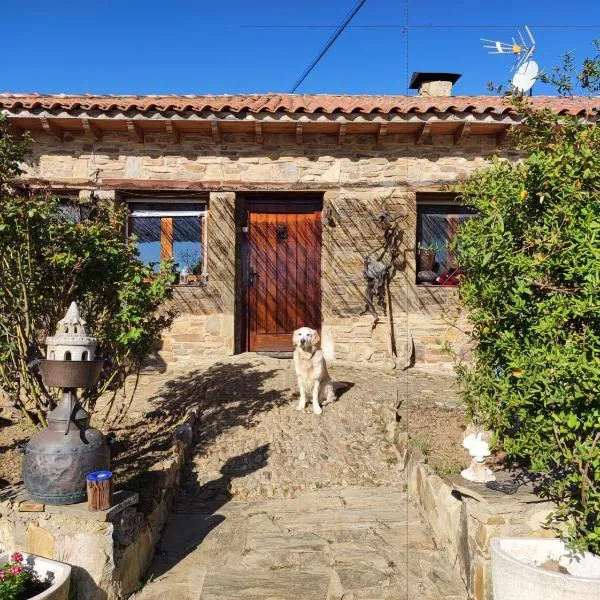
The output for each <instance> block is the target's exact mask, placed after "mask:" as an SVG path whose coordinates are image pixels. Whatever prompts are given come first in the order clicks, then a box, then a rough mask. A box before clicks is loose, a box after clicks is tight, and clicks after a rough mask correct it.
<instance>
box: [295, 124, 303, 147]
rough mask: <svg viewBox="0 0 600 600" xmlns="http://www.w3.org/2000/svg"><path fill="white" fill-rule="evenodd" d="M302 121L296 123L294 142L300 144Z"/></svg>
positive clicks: (301, 139)
mask: <svg viewBox="0 0 600 600" xmlns="http://www.w3.org/2000/svg"><path fill="white" fill-rule="evenodd" d="M302 126H303V125H302V123H296V144H301V143H302V141H303V138H302Z"/></svg>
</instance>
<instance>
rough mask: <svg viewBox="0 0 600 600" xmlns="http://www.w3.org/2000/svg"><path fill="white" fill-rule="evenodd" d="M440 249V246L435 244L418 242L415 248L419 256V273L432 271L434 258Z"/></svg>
mask: <svg viewBox="0 0 600 600" xmlns="http://www.w3.org/2000/svg"><path fill="white" fill-rule="evenodd" d="M440 249H441V246H440V244H438V243H437V242H429V243H424V242H419V244H418V246H417V250H418V256H419V271H433V263H434V262H435V256H436V254H437V253H438V252H439V251H440Z"/></svg>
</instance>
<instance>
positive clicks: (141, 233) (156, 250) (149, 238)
mask: <svg viewBox="0 0 600 600" xmlns="http://www.w3.org/2000/svg"><path fill="white" fill-rule="evenodd" d="M130 223H131V229H130V231H131V233H132V234H135V236H136V237H137V248H138V252H139V254H140V259H141V261H142V262H143V263H145V264H152V263H155V269H156V270H158V266H159V265H160V217H132V218H131V220H130Z"/></svg>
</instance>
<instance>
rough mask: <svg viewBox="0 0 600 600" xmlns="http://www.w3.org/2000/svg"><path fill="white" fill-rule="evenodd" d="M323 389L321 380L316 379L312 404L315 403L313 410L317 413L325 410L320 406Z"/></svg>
mask: <svg viewBox="0 0 600 600" xmlns="http://www.w3.org/2000/svg"><path fill="white" fill-rule="evenodd" d="M320 390H321V382H320V381H315V386H314V387H313V394H312V404H313V412H314V413H315V415H320V414H321V413H322V412H323V409H322V408H321V407H320V406H319V391H320Z"/></svg>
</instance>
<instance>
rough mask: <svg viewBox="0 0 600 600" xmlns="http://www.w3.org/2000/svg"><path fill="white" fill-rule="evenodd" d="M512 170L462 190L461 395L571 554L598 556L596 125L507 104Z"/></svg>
mask: <svg viewBox="0 0 600 600" xmlns="http://www.w3.org/2000/svg"><path fill="white" fill-rule="evenodd" d="M514 104H515V108H516V109H517V110H518V111H519V112H520V113H521V114H522V115H523V116H524V118H525V122H524V125H525V126H526V127H525V129H524V130H523V131H522V132H521V133H519V134H518V135H517V139H516V142H517V146H518V147H519V148H520V149H521V150H522V151H523V152H524V154H525V158H524V160H523V161H522V162H520V163H518V164H512V165H511V164H509V163H507V162H505V161H502V160H498V159H497V160H494V161H493V162H492V164H491V167H490V168H489V169H487V170H485V171H481V172H479V173H478V174H477V175H476V176H475V177H473V178H472V179H471V180H470V181H468V182H467V183H465V184H464V185H461V186H460V193H461V195H462V198H463V201H464V202H465V203H466V204H467V205H469V206H471V207H473V208H475V209H476V210H477V212H478V214H479V216H478V217H477V218H474V219H471V220H469V221H467V222H466V223H465V224H464V225H463V226H462V227H461V230H460V233H459V243H458V246H457V251H458V260H459V264H460V265H461V269H464V271H465V272H466V274H467V276H466V278H465V279H464V281H463V283H462V284H461V288H460V296H461V299H462V301H463V303H464V305H465V306H466V307H467V308H468V310H469V313H470V317H471V321H472V324H473V327H474V329H473V336H474V338H475V339H476V341H477V342H478V345H477V349H476V351H475V358H474V363H473V365H471V366H470V367H468V368H465V367H462V368H460V369H459V378H460V380H461V383H462V384H463V398H464V400H465V402H466V405H467V408H468V410H469V412H470V414H471V416H473V417H474V418H476V419H479V420H480V421H482V422H483V423H485V425H487V426H489V427H491V428H493V429H494V430H495V432H496V435H497V443H498V444H499V445H502V446H503V447H504V449H505V450H506V451H507V453H508V454H509V455H510V456H512V457H514V458H519V459H521V460H523V461H524V463H525V465H526V466H527V467H528V468H529V469H530V470H531V472H532V473H534V474H536V475H537V477H538V484H539V491H540V493H541V495H542V496H544V497H548V498H551V499H553V500H554V501H556V502H557V511H556V513H555V515H554V520H553V524H554V526H558V525H559V522H560V521H566V528H567V531H568V533H567V538H568V540H569V541H570V543H571V545H572V547H573V548H575V549H588V550H590V551H593V552H595V553H600V522H599V521H598V513H599V510H600V443H599V442H600V398H599V390H600V129H599V128H598V127H597V126H590V125H589V124H586V123H585V122H584V120H583V119H579V118H575V117H564V116H563V117H558V116H557V115H554V114H552V113H550V112H548V111H536V110H533V109H532V107H531V106H530V105H529V104H528V103H527V101H525V100H516V101H514Z"/></svg>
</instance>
